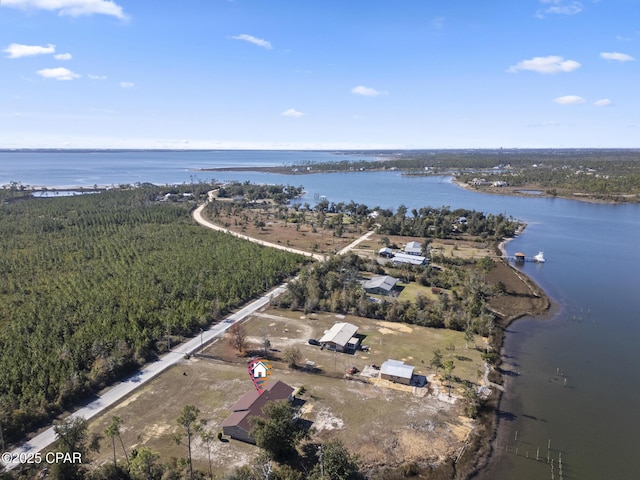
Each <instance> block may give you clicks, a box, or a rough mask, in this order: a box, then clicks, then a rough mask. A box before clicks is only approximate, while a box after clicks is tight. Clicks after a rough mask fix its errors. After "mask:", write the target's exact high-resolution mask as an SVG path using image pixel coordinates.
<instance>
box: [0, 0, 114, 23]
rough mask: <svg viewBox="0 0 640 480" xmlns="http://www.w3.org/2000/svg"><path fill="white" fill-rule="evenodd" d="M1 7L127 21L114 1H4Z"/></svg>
mask: <svg viewBox="0 0 640 480" xmlns="http://www.w3.org/2000/svg"><path fill="white" fill-rule="evenodd" d="M0 5H2V6H5V7H13V8H20V9H22V10H29V9H37V10H49V11H54V12H58V15H68V16H70V17H79V16H81V15H93V14H94V13H97V14H102V15H111V16H113V17H117V18H119V19H121V20H126V19H127V16H126V15H125V14H124V12H123V11H122V7H121V6H119V5H118V4H116V3H115V2H114V1H113V0H2V2H1V3H0Z"/></svg>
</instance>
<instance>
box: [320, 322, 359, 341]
mask: <svg viewBox="0 0 640 480" xmlns="http://www.w3.org/2000/svg"><path fill="white" fill-rule="evenodd" d="M356 333H358V327H356V326H355V325H351V324H350V323H346V322H340V323H336V324H335V325H334V326H333V327H331V329H330V330H327V331H326V332H325V333H324V335H323V336H322V338H321V339H320V340H319V341H320V343H335V344H336V345H340V346H342V347H344V346H345V345H347V344H348V343H349V341H350V340H351V339H352V338H353V337H354V336H355V334H356Z"/></svg>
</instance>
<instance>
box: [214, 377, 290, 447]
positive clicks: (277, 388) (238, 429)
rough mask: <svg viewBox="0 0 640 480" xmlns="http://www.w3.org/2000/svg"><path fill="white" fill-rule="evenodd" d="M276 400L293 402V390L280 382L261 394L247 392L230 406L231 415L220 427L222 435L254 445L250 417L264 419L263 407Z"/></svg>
mask: <svg viewBox="0 0 640 480" xmlns="http://www.w3.org/2000/svg"><path fill="white" fill-rule="evenodd" d="M278 400H289V401H292V400H293V388H292V387H290V386H289V385H287V384H286V383H284V382H281V381H280V380H278V381H276V382H273V383H268V384H267V385H266V386H265V388H264V389H263V390H262V393H259V392H258V391H257V390H250V391H248V392H247V393H245V394H244V395H243V396H242V398H240V400H238V401H237V402H236V403H235V404H234V405H233V406H231V409H230V410H231V411H232V412H233V413H232V414H231V415H229V416H228V417H227V418H226V419H225V420H224V421H223V422H222V424H221V425H220V426H221V427H222V433H223V434H225V435H228V436H229V437H231V438H233V439H235V440H240V441H241V442H246V443H253V444H255V443H256V441H255V439H254V438H253V437H252V436H251V429H252V428H253V424H252V423H251V420H250V419H251V417H264V413H263V411H262V409H263V408H264V406H265V405H266V404H267V403H269V402H275V401H278Z"/></svg>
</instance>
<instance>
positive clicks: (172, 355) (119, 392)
mask: <svg viewBox="0 0 640 480" xmlns="http://www.w3.org/2000/svg"><path fill="white" fill-rule="evenodd" d="M204 207H205V205H204V204H203V205H201V206H200V207H198V208H197V209H196V210H194V212H193V218H194V219H195V220H196V221H197V222H198V223H199V224H200V225H202V226H204V227H207V228H211V229H213V230H220V231H225V232H228V233H231V234H232V235H235V236H236V237H239V238H243V239H245V240H249V241H252V242H256V243H259V244H261V245H265V246H268V247H273V248H278V249H280V250H286V251H288V252H292V253H298V254H300V255H306V256H312V257H313V258H314V259H316V260H320V261H324V260H325V256H324V255H320V254H313V253H309V252H304V251H302V250H296V249H294V248H289V247H283V246H282V245H277V244H275V243H269V242H265V241H263V240H258V239H255V238H251V237H247V236H245V235H240V234H237V233H234V232H230V231H228V230H227V229H225V228H222V227H219V226H217V225H214V224H213V223H211V222H209V221H207V220H205V219H204V218H203V216H202V210H203V208H204ZM372 233H373V232H368V233H366V234H365V235H363V236H362V237H360V238H359V239H358V240H356V241H355V242H353V243H352V244H351V245H349V246H348V247H345V248H343V249H342V250H341V251H340V252H339V253H340V254H344V253H346V252H348V251H349V250H351V249H352V248H353V247H355V246H356V245H357V244H358V243H360V242H362V241H364V240H366V239H367V238H369V237H370V236H371V234H372ZM286 288H287V284H286V283H284V284H282V285H280V286H278V287H276V288H274V289H273V290H270V291H269V292H267V293H266V294H265V295H263V296H262V297H260V298H259V299H258V300H255V301H253V302H251V303H250V304H248V305H247V306H245V307H244V308H242V309H241V310H239V311H238V312H236V313H234V314H233V315H230V316H229V317H227V318H226V319H225V320H224V321H223V322H220V323H218V324H217V325H214V326H213V327H211V328H209V329H208V330H204V331H203V332H202V333H201V334H200V335H199V336H196V337H194V338H192V339H191V340H189V341H187V342H185V343H182V344H180V345H178V347H177V348H175V349H173V350H171V351H170V352H169V353H167V354H165V355H164V356H162V357H161V358H160V359H159V360H156V361H155V362H152V363H149V364H147V366H146V367H144V368H143V369H142V370H140V371H138V372H137V373H135V374H133V375H131V376H130V377H128V378H126V379H125V380H123V381H122V382H121V383H119V384H117V385H115V386H114V387H113V388H111V389H109V390H107V391H106V392H105V393H103V394H102V395H101V396H99V397H98V398H97V399H96V400H94V401H92V402H91V403H89V404H87V405H86V406H84V407H82V408H80V409H79V410H77V411H75V412H74V413H73V414H71V417H74V418H75V417H81V418H85V419H90V418H93V417H95V416H96V415H98V414H100V413H102V412H104V411H105V410H107V409H108V408H110V407H112V406H114V405H116V404H117V403H118V402H119V401H120V400H122V399H123V398H124V397H126V396H127V395H129V394H130V393H131V392H133V391H134V390H135V389H136V388H138V387H140V386H142V385H144V384H145V383H146V382H148V381H149V380H151V379H152V378H154V377H155V376H156V375H159V374H160V373H161V372H163V371H164V370H166V369H167V368H169V367H171V366H172V365H175V364H176V363H178V362H179V361H180V360H181V359H183V358H184V356H185V355H186V354H188V355H192V354H193V353H195V352H197V351H198V349H200V348H201V346H202V345H206V344H208V343H209V342H211V341H213V340H214V339H216V338H218V337H220V336H221V335H223V334H224V333H225V332H226V331H227V330H228V329H229V327H231V325H233V324H234V323H237V322H240V321H242V320H244V319H245V318H247V317H248V316H250V315H252V314H253V313H255V312H256V311H257V310H259V309H260V308H262V307H264V306H265V305H267V304H268V303H269V301H270V300H271V299H272V298H274V297H277V296H278V295H280V294H281V293H283V292H284V291H285V290H286ZM55 439H56V438H55V432H54V431H53V427H50V428H48V429H47V430H45V431H43V432H42V433H40V434H39V435H36V436H35V437H34V438H32V439H31V440H29V441H28V442H26V443H24V444H22V445H21V446H20V447H18V448H16V449H14V450H12V451H11V452H10V453H11V454H12V455H13V458H20V457H19V456H20V454H21V453H22V454H24V453H28V452H29V453H35V452H39V451H41V450H43V449H45V448H46V447H48V446H49V445H51V444H52V443H53V442H54V441H55ZM1 453H3V452H0V454H1ZM0 464H2V465H3V466H5V467H6V468H7V469H8V470H12V469H14V468H16V467H17V466H18V465H19V464H18V463H6V462H5V461H4V460H2V459H0Z"/></svg>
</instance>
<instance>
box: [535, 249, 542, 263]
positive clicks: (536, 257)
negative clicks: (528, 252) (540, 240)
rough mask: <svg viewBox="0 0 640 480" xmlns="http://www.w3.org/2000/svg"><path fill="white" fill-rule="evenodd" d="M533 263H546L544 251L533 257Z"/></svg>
mask: <svg viewBox="0 0 640 480" xmlns="http://www.w3.org/2000/svg"><path fill="white" fill-rule="evenodd" d="M533 261H534V262H538V263H544V261H545V260H544V253H543V252H542V250H540V251H539V252H538V254H537V255H535V256H534V257H533Z"/></svg>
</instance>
